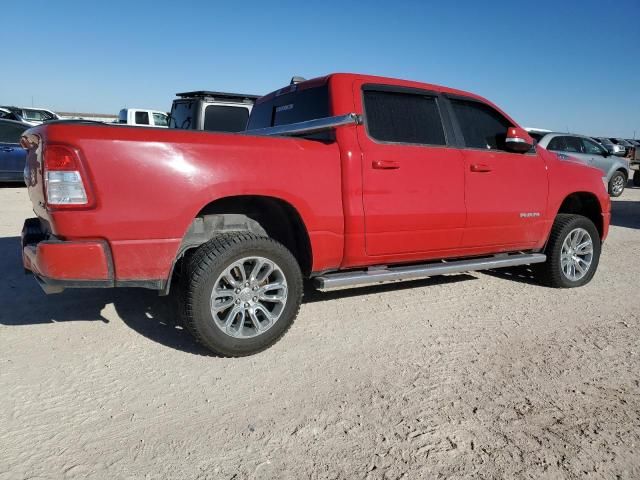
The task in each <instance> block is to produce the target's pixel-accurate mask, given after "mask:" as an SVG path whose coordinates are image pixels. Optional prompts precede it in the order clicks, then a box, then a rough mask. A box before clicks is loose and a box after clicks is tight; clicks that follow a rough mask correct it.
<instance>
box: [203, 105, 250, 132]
mask: <svg viewBox="0 0 640 480" xmlns="http://www.w3.org/2000/svg"><path fill="white" fill-rule="evenodd" d="M248 120H249V109H247V108H244V107H232V106H230V105H209V106H208V107H207V108H206V110H205V111H204V129H205V130H208V131H210V132H230V133H234V132H244V130H245V129H246V128H247V121H248Z"/></svg>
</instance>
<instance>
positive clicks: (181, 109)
mask: <svg viewBox="0 0 640 480" xmlns="http://www.w3.org/2000/svg"><path fill="white" fill-rule="evenodd" d="M196 106H197V104H196V102H193V101H185V102H173V105H172V106H171V116H170V117H169V128H181V129H185V130H188V129H193V128H196Z"/></svg>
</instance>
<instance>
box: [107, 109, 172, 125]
mask: <svg viewBox="0 0 640 480" xmlns="http://www.w3.org/2000/svg"><path fill="white" fill-rule="evenodd" d="M117 123H119V124H125V125H135V126H138V127H160V128H167V126H168V115H167V114H166V113H165V112H161V111H159V110H148V109H142V108H123V109H122V110H120V113H119V114H118V122H117Z"/></svg>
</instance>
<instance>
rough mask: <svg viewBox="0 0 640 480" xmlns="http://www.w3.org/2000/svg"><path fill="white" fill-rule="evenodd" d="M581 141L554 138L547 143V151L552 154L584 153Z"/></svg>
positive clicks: (567, 137)
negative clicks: (552, 152)
mask: <svg viewBox="0 0 640 480" xmlns="http://www.w3.org/2000/svg"><path fill="white" fill-rule="evenodd" d="M581 140H582V139H580V138H578V137H569V136H563V137H554V138H552V139H551V140H550V141H549V145H548V146H547V150H551V151H554V152H571V153H584V152H585V148H584V145H583V144H582V141H581Z"/></svg>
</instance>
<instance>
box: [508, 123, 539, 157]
mask: <svg viewBox="0 0 640 480" xmlns="http://www.w3.org/2000/svg"><path fill="white" fill-rule="evenodd" d="M505 147H506V149H507V150H509V151H510V152H515V153H525V152H528V151H529V150H531V147H533V138H531V135H529V133H528V132H527V131H526V130H525V129H524V128H520V127H509V129H508V130H507V138H506V139H505Z"/></svg>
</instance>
